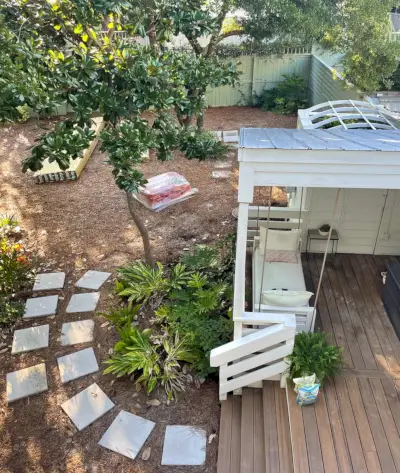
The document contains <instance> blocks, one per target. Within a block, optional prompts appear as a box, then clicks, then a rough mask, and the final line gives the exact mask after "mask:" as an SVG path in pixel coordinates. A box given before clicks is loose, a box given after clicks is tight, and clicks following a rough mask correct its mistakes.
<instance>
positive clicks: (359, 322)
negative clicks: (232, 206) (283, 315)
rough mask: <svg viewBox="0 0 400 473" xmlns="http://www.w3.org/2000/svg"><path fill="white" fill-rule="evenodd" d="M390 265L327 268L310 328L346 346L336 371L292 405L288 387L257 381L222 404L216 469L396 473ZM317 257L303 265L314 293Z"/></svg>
mask: <svg viewBox="0 0 400 473" xmlns="http://www.w3.org/2000/svg"><path fill="white" fill-rule="evenodd" d="M388 261H400V260H399V259H398V258H396V257H383V256H371V255H337V257H336V260H335V261H334V262H333V261H330V262H328V263H327V266H326V270H325V275H324V278H323V281H322V290H321V294H320V298H319V302H318V317H317V327H318V328H320V329H322V330H323V331H325V332H326V333H329V334H331V338H332V342H333V343H336V344H338V345H340V346H342V347H343V348H344V358H345V370H344V371H343V375H342V376H340V377H337V378H336V379H335V380H333V381H330V382H328V383H326V384H325V386H324V388H323V390H322V391H321V393H320V396H319V399H318V401H317V403H316V404H315V405H313V406H305V407H302V408H300V407H299V406H297V404H296V402H295V394H294V392H293V390H292V389H291V388H289V389H288V391H287V393H285V391H284V390H281V389H280V388H279V384H278V383H273V382H264V387H263V389H262V390H261V389H251V388H248V389H245V390H243V396H242V398H240V397H239V396H231V397H229V398H228V401H224V402H223V403H222V412H221V426H220V443H219V460H218V473H228V472H229V473H290V472H295V473H352V472H353V473H364V472H365V473H380V472H381V473H400V341H399V339H398V338H397V336H396V334H395V332H394V330H393V327H392V325H391V323H390V321H389V318H388V316H387V314H386V311H385V309H384V306H383V304H382V301H381V290H382V279H381V275H380V273H381V272H382V271H384V270H385V264H386V263H387V262H388ZM321 264H322V257H321V256H320V255H313V254H311V255H310V258H309V259H308V260H306V259H305V258H304V259H303V268H304V274H305V278H306V283H307V288H308V289H309V290H312V291H313V292H315V288H316V286H317V284H318V278H319V271H320V268H321Z"/></svg>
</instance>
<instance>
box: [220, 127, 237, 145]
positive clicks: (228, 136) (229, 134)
mask: <svg viewBox="0 0 400 473" xmlns="http://www.w3.org/2000/svg"><path fill="white" fill-rule="evenodd" d="M222 135H223V137H224V142H225V143H237V142H238V141H239V132H238V131H237V130H228V131H224V132H223V133H222Z"/></svg>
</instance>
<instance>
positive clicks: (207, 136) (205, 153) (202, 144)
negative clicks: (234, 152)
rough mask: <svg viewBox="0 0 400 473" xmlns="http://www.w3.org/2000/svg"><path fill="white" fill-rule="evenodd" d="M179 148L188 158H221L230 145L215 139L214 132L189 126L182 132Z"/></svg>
mask: <svg viewBox="0 0 400 473" xmlns="http://www.w3.org/2000/svg"><path fill="white" fill-rule="evenodd" d="M180 150H181V151H182V152H183V153H184V154H185V156H186V157H187V158H188V159H198V160H200V161H204V160H206V159H222V158H225V157H226V156H227V155H228V154H229V151H230V150H231V147H230V146H229V145H227V144H226V143H224V142H222V141H220V140H218V139H217V137H216V136H215V134H214V133H212V132H209V131H198V130H196V129H192V128H189V129H188V130H186V131H185V132H184V133H183V136H182V140H181V146H180Z"/></svg>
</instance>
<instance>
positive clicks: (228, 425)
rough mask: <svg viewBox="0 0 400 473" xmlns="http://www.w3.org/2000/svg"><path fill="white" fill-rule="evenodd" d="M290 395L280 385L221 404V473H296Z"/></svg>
mask: <svg viewBox="0 0 400 473" xmlns="http://www.w3.org/2000/svg"><path fill="white" fill-rule="evenodd" d="M292 465H293V463H292V451H291V444H290V430H289V418H288V412H287V403H286V393H285V390H284V389H281V387H280V384H279V382H275V381H264V382H263V387H262V389H254V388H244V389H243V391H242V396H228V399H227V400H226V401H223V402H222V404H221V424H220V435H219V447H218V468H217V473H293V466H292Z"/></svg>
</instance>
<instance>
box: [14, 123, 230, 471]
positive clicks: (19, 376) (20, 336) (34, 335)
mask: <svg viewBox="0 0 400 473" xmlns="http://www.w3.org/2000/svg"><path fill="white" fill-rule="evenodd" d="M218 133H219V135H217V136H218V137H219V139H222V133H221V132H218ZM225 133H226V132H224V137H223V138H224V141H226V136H225ZM236 133H237V132H236ZM231 166H232V162H231V163H228V162H227V161H226V162H225V163H224V162H219V163H217V164H216V167H217V168H219V169H221V171H214V172H229V173H230V174H232V172H231V171H226V170H225V169H224V168H229V167H231ZM110 275H111V273H106V272H103V271H87V272H86V273H85V274H84V275H83V276H82V278H81V279H79V281H78V282H77V283H76V284H75V286H76V287H77V288H82V289H90V290H95V291H97V290H98V289H100V287H101V286H102V284H104V282H105V281H106V280H107V279H108V278H109V277H110ZM64 282H65V274H64V273H43V274H38V275H37V276H36V278H35V283H34V286H33V291H50V290H58V289H62V288H63V287H64ZM99 298H100V293H99V292H86V293H81V294H73V295H72V297H71V299H70V301H69V303H68V306H67V309H66V313H80V312H92V311H94V310H95V309H96V306H97V303H98V301H99ZM57 305H58V296H57V295H49V296H44V297H33V298H31V299H28V300H27V301H26V305H25V313H24V317H23V318H24V319H30V318H36V317H45V316H55V315H56V312H57ZM49 330H50V326H49V325H39V326H34V327H29V328H25V329H21V330H16V331H15V332H14V339H13V344H12V350H11V353H12V354H15V355H17V354H18V353H24V352H27V351H32V350H38V349H43V348H46V347H48V346H49ZM93 332H94V320H92V319H87V320H78V321H75V322H67V323H64V324H63V326H62V329H61V337H60V341H61V345H63V346H67V345H75V344H78V343H88V342H92V341H93ZM57 362H58V368H59V374H60V379H61V382H62V383H68V382H70V381H73V380H75V379H77V378H81V377H83V376H86V375H89V374H91V373H95V372H96V371H98V370H99V366H98V364H97V360H96V356H95V353H94V351H93V348H92V347H90V348H85V349H83V350H79V351H76V352H74V353H70V354H68V355H65V356H61V357H58V358H57ZM47 389H48V385H47V375H46V365H45V363H41V364H38V365H35V366H30V367H28V368H24V369H22V370H19V371H14V372H12V373H8V374H7V402H9V403H10V402H13V401H17V400H18V399H23V398H26V397H28V396H32V395H34V394H39V393H42V392H44V391H47ZM153 401H154V403H152V405H154V406H157V405H159V401H158V400H153ZM150 402H151V401H149V402H148V404H150ZM156 402H157V403H156ZM114 406H115V404H114V403H113V402H112V401H111V399H109V398H108V396H107V395H106V394H105V393H104V392H103V391H102V390H101V389H100V387H99V386H98V385H97V384H96V383H94V384H92V385H91V386H89V387H88V388H86V389H84V390H83V391H81V392H79V393H77V394H76V395H75V396H74V397H72V398H71V399H69V400H68V401H66V402H64V403H63V404H62V405H61V408H62V409H63V411H64V412H65V413H66V414H67V416H68V417H69V418H70V419H71V421H72V422H73V423H74V424H75V425H76V427H77V428H78V430H83V429H85V428H86V427H88V426H89V425H90V424H92V423H93V422H95V421H96V420H97V419H99V418H100V417H102V416H103V415H104V414H105V413H106V412H108V411H110V410H111V409H112V408H113V407H114ZM154 427H155V423H154V422H151V421H150V420H147V419H144V418H142V417H139V416H137V415H134V414H131V413H130V412H126V411H121V412H120V413H119V414H118V415H117V417H116V418H115V419H114V421H113V422H112V424H111V425H110V427H109V428H108V430H107V431H106V432H105V433H104V435H103V437H102V438H101V440H100V442H99V445H101V446H102V447H104V448H107V449H108V450H112V451H114V452H116V453H119V454H121V455H124V456H126V457H128V458H130V459H132V460H134V459H135V458H136V457H137V455H138V454H139V452H140V450H141V449H142V447H143V445H144V444H145V443H146V441H147V439H148V437H149V436H150V434H151V432H152V430H153V429H154ZM150 453H151V447H147V448H146V449H145V450H144V451H143V453H142V458H143V459H146V460H147V459H148V458H149V456H150ZM205 458H206V432H205V431H204V430H202V429H199V428H197V427H191V426H179V425H170V426H167V428H166V433H165V439H164V449H163V455H162V462H161V464H162V465H188V466H189V465H202V464H203V463H204V462H205Z"/></svg>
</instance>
